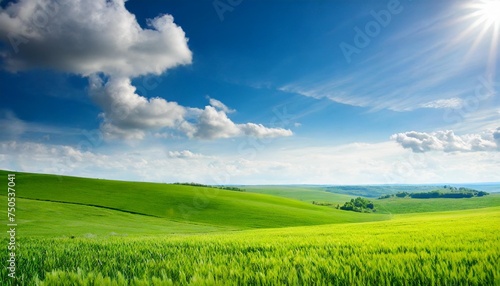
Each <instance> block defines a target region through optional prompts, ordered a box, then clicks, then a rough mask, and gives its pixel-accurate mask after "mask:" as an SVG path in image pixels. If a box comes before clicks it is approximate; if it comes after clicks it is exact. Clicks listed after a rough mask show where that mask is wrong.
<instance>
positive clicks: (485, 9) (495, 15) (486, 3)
mask: <svg viewBox="0 0 500 286" xmlns="http://www.w3.org/2000/svg"><path fill="white" fill-rule="evenodd" d="M476 5H477V6H476V7H477V9H478V10H477V12H478V16H479V20H480V21H481V22H484V24H485V27H488V28H489V27H491V26H495V27H498V25H500V0H483V1H480V2H478V3H477V4H476Z"/></svg>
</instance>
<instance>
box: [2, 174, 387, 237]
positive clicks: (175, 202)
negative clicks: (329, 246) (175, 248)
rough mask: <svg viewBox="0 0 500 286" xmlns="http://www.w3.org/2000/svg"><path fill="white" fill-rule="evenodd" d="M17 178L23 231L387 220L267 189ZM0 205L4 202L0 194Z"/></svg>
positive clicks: (175, 229)
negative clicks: (260, 191) (258, 191)
mask: <svg viewBox="0 0 500 286" xmlns="http://www.w3.org/2000/svg"><path fill="white" fill-rule="evenodd" d="M7 173H8V172H6V171H0V178H1V180H0V182H1V184H2V185H4V186H6V185H7ZM16 184H17V185H16V192H17V197H18V198H22V199H20V200H18V214H17V216H18V217H19V218H20V219H24V220H25V222H26V225H28V226H29V228H28V227H26V232H27V233H29V234H42V233H47V234H50V233H61V230H60V228H66V227H68V225H69V224H72V225H74V224H75V223H76V224H78V223H79V224H81V225H82V228H78V227H74V230H75V233H77V234H78V235H80V234H82V232H83V233H112V232H114V233H129V234H130V233H151V232H153V233H157V232H161V231H164V233H184V232H193V229H194V227H193V226H194V225H201V226H202V227H200V228H198V227H196V229H197V230H198V232H205V231H214V230H223V229H224V230H226V229H249V228H274V227H286V226H304V225H319V224H331V223H347V222H362V221H373V220H383V219H387V218H388V217H387V216H386V215H370V214H355V213H348V212H343V211H339V210H335V209H332V208H325V207H320V206H315V205H312V204H310V203H305V202H300V201H297V200H293V199H286V198H281V197H276V196H270V195H265V194H256V193H249V192H234V191H226V190H220V189H214V188H204V187H192V186H183V185H170V184H155V183H139V182H123V181H110V180H99V179H87V178H77V177H66V176H55V175H43V174H30V173H17V175H16ZM0 203H1V204H4V205H6V197H5V194H4V195H3V196H1V202H0ZM118 213H119V217H121V218H123V219H125V220H128V221H137V222H138V223H137V224H133V223H132V224H125V223H124V224H122V225H124V226H125V225H126V228H125V229H120V224H119V222H120V220H121V218H119V217H118V216H117V214H118ZM4 214H5V210H4V209H3V208H0V215H4ZM75 220H77V222H75ZM141 221H142V222H143V223H140V222H141ZM85 222H88V223H85ZM85 225H88V226H92V228H95V231H90V230H86V229H85V227H83V226H85ZM22 228H23V226H20V229H22ZM47 228H49V230H47ZM50 228H53V229H54V230H53V231H51V230H50ZM128 229H134V231H130V230H128ZM77 230H78V231H77ZM64 233H66V232H64Z"/></svg>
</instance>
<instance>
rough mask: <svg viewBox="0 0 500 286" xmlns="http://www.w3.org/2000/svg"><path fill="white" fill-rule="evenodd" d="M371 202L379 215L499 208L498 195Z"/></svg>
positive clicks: (499, 199) (395, 199) (499, 196)
mask: <svg viewBox="0 0 500 286" xmlns="http://www.w3.org/2000/svg"><path fill="white" fill-rule="evenodd" d="M372 201H373V203H374V204H375V208H376V209H377V211H378V212H379V213H392V214H404V213H421V212H439V211H453V210H467V209H477V208H487V207H496V206H500V194H496V193H495V194H491V195H488V196H484V197H474V198H463V199H441V198H439V199H411V198H389V199H382V200H377V199H373V200H372Z"/></svg>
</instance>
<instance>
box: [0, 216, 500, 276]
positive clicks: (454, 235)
mask: <svg viewBox="0 0 500 286" xmlns="http://www.w3.org/2000/svg"><path fill="white" fill-rule="evenodd" d="M2 250H3V251H5V249H2ZM3 255H6V254H5V253H4V254H3ZM18 256H19V266H18V267H19V269H22V271H21V273H22V274H21V275H19V278H18V279H17V280H16V281H15V283H16V284H17V285H190V284H191V285H283V284H288V285H499V284H500V268H499V267H498V265H500V208H499V207H495V208H485V209H481V210H468V211H461V212H443V213H432V214H417V215H400V216H396V217H394V218H393V219H392V220H390V221H383V222H371V223H356V224H341V225H339V224H337V225H321V226H308V227H292V228H282V229H262V230H247V231H236V232H231V233H212V234H188V235H176V236H150V237H138V236H135V237H97V238H75V239H71V238H56V239H51V238H31V239H28V238H26V239H20V240H19V252H18ZM4 257H5V256H4ZM1 275H2V280H3V281H9V280H8V279H7V277H6V275H7V271H6V270H5V269H3V270H2V274H1ZM8 285H14V284H13V281H11V283H9V284H8Z"/></svg>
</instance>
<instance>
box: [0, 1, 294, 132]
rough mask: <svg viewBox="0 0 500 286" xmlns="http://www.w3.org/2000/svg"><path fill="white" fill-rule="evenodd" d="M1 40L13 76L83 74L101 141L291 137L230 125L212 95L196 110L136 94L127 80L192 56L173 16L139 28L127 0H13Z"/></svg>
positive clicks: (1, 15)
mask: <svg viewBox="0 0 500 286" xmlns="http://www.w3.org/2000/svg"><path fill="white" fill-rule="evenodd" d="M0 40H2V41H3V42H5V43H7V44H8V45H9V44H10V48H11V49H4V50H2V51H0V56H1V57H2V59H3V62H4V63H5V65H6V68H7V69H8V70H10V71H12V72H17V71H21V70H26V69H33V68H42V69H53V70H58V71H63V72H70V73H74V74H79V75H81V76H84V77H88V78H89V94H90V96H91V98H92V99H93V100H94V102H95V103H96V104H97V105H98V106H99V107H100V108H101V109H102V110H103V112H102V113H101V114H100V116H101V118H102V124H101V130H102V132H103V134H104V136H105V138H123V139H143V138H145V137H146V135H147V134H149V133H152V134H153V136H154V134H162V133H161V132H159V131H160V130H161V129H172V130H175V131H177V132H179V133H181V134H184V135H186V136H188V137H190V138H202V139H216V138H229V137H235V136H255V137H276V136H290V135H291V134H292V132H291V131H290V130H285V129H280V128H267V127H265V126H263V125H261V124H254V123H245V124H236V123H234V122H232V121H231V120H230V119H229V118H228V117H227V114H229V113H232V112H234V110H232V109H230V108H228V107H227V106H226V105H225V104H223V103H222V102H221V101H219V100H216V99H213V98H209V102H210V105H209V106H206V107H205V108H204V109H199V108H189V107H184V106H181V105H179V104H177V103H176V102H169V101H167V100H165V99H164V98H161V97H154V98H149V99H148V98H145V97H143V96H140V95H138V94H137V93H136V88H135V87H134V86H133V85H132V84H131V79H132V78H134V77H138V76H144V75H148V74H153V75H160V74H162V73H164V72H165V71H166V70H168V69H171V68H174V67H176V66H179V65H187V64H190V63H191V61H192V52H191V50H190V49H189V47H188V39H187V37H186V35H185V33H184V31H183V30H182V28H181V27H179V26H177V25H176V24H175V23H174V18H173V17H172V16H171V15H159V16H158V17H156V18H153V19H148V20H147V27H146V28H143V27H141V26H140V25H139V23H138V22H137V19H136V17H135V15H133V14H131V13H130V12H129V11H128V10H127V9H126V7H125V0H94V1H85V0H65V1H56V0H19V1H17V2H13V3H10V4H8V5H7V6H6V8H4V9H2V8H0ZM8 45H7V46H8ZM163 134H164V133H163Z"/></svg>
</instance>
